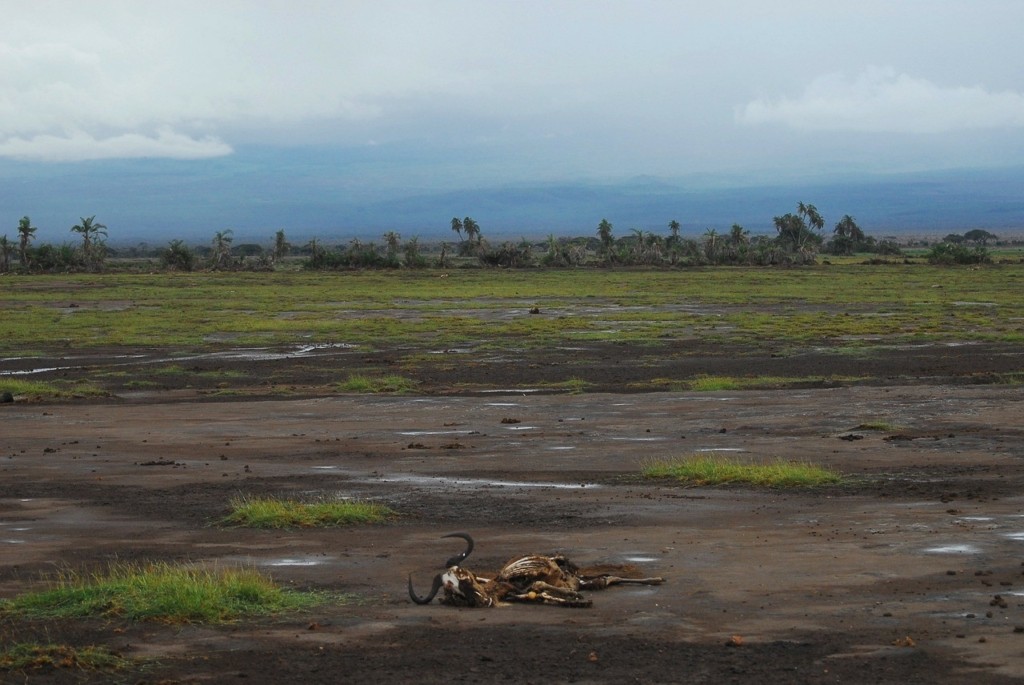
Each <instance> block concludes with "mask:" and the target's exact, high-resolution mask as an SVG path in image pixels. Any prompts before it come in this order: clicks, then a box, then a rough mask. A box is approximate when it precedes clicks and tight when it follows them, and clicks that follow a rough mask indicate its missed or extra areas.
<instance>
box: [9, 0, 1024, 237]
mask: <svg viewBox="0 0 1024 685" xmlns="http://www.w3.org/2000/svg"><path fill="white" fill-rule="evenodd" d="M0 16H3V17H4V29H5V30H4V31H3V33H2V35H0V165H2V164H4V163H16V164H20V165H22V166H21V167H17V168H28V169H30V170H31V172H32V174H33V175H36V176H39V175H41V176H44V177H45V175H46V174H47V173H48V171H47V170H48V169H53V170H56V169H59V170H60V171H59V174H57V172H56V171H54V172H53V173H54V174H55V175H54V179H55V181H54V191H55V192H59V188H60V185H59V181H60V179H68V178H69V177H73V176H75V175H76V174H81V175H88V174H89V173H91V170H93V169H94V168H95V167H94V166H91V164H93V163H96V162H102V161H109V160H117V161H119V162H120V163H122V164H129V165H130V164H138V165H140V166H139V168H140V169H142V168H145V167H144V165H145V164H147V163H148V162H149V161H151V160H188V161H191V162H203V161H204V160H205V161H208V162H209V164H211V165H213V164H216V163H217V162H218V160H220V162H221V163H223V161H224V160H225V159H231V158H233V157H234V158H236V159H241V158H242V157H243V156H244V153H245V151H246V150H248V149H253V148H256V147H260V148H272V149H274V150H278V151H280V152H281V153H282V154H284V155H286V157H287V159H288V160H289V164H288V167H289V168H290V169H294V168H296V167H299V168H301V167H302V164H303V160H304V159H305V158H306V156H307V155H309V153H310V151H312V150H316V151H318V154H319V156H317V157H316V159H317V160H318V161H316V162H315V163H316V164H322V163H323V162H322V152H323V150H325V149H329V150H332V151H335V152H336V158H337V159H339V160H340V161H339V164H340V165H341V166H343V167H344V172H339V174H341V176H344V175H345V174H348V175H349V176H350V178H348V179H347V180H346V179H345V178H341V179H340V180H339V181H338V183H339V185H338V186H337V187H336V188H333V189H332V192H345V191H346V189H349V191H350V192H360V193H370V194H372V193H386V192H393V191H394V190H395V189H397V188H406V189H408V188H416V189H433V190H454V189H458V188H460V187H467V186H473V185H492V186H493V185H501V184H510V183H537V182H550V181H565V180H573V179H621V178H629V177H634V176H651V177H659V178H660V177H686V176H701V177H705V178H709V179H717V181H716V182H720V183H730V182H735V183H739V182H745V183H749V182H763V181H771V180H775V179H779V178H809V177H820V176H821V175H823V174H826V175H829V174H830V175H837V176H841V175H843V174H853V173H874V174H885V173H902V172H908V171H930V170H936V169H957V168H987V167H999V166H1006V165H1019V164H1020V163H1021V160H1024V49H1021V44H1020V28H1021V27H1022V26H1024V2H1020V0H857V1H855V2H854V1H849V2H845V1H835V2H821V1H820V0H818V1H810V0H807V1H805V0H772V2H765V1H764V0H716V1H715V2H707V1H706V0H693V1H691V0H618V1H608V0H517V1H513V0H487V1H481V0H364V1H352V0H329V1H320V0H287V1H278V0H242V1H235V0H203V1H202V2H197V1H194V0H175V1H174V2H166V1H164V0H161V1H159V2H158V1H151V0H128V1H122V2H116V1H110V0H89V1H88V2H82V1H81V0H74V1H72V2H64V1H59V0H33V1H32V2H23V1H18V2H16V1H12V0H0ZM261 159H262V158H261ZM311 159H312V158H311ZM312 163H313V162H311V164H312ZM69 164H70V166H69ZM252 164H259V162H255V161H254V162H252ZM25 165H28V166H25ZM129 168H130V167H129ZM211 168H213V167H211ZM264 171H265V172H266V173H267V174H272V173H273V169H272V168H270V167H269V166H268V167H267V168H266V169H265V170H264ZM0 211H3V208H0ZM83 211H86V210H83ZM0 221H6V222H7V223H11V221H10V220H9V218H8V217H7V216H6V214H4V215H2V216H0Z"/></svg>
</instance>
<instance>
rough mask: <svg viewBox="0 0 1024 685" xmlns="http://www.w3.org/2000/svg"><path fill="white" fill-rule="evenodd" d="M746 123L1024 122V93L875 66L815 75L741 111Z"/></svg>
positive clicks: (959, 125)
mask: <svg viewBox="0 0 1024 685" xmlns="http://www.w3.org/2000/svg"><path fill="white" fill-rule="evenodd" d="M736 119H737V121H739V122H740V123H743V124H782V125H785V126H788V127H790V128H793V129H797V130H810V131H855V132H866V133H909V134H931V133H947V132H952V131H963V130H972V129H992V128H1004V127H1014V128H1016V127H1024V95H1022V94H1021V93H1017V92H1012V91H1003V92H991V91H988V90H986V89H984V88H981V87H978V86H973V87H963V86H958V87H942V86H938V85H936V84H934V83H932V82H930V81H928V80H925V79H920V78H914V77H912V76H909V75H907V74H902V73H897V72H896V70H895V69H893V68H891V67H882V68H878V67H872V68H868V69H866V70H864V71H863V72H861V74H860V75H859V76H857V77H856V78H853V79H850V78H847V77H846V76H844V75H842V74H829V75H826V76H821V77H818V78H816V79H815V80H814V81H812V82H811V83H810V85H808V86H807V88H806V89H805V90H804V92H803V93H802V94H801V95H800V96H799V97H797V98H785V97H783V98H777V99H767V98H761V99H758V100H754V101H752V102H750V103H748V104H747V105H745V106H743V107H742V108H740V109H739V110H738V111H737V114H736Z"/></svg>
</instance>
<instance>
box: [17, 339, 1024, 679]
mask: <svg viewBox="0 0 1024 685" xmlns="http://www.w3.org/2000/svg"><path fill="white" fill-rule="evenodd" d="M122 352H123V351H122ZM135 352H137V354H136V356H133V357H130V358H129V357H123V356H121V357H117V358H114V357H113V356H111V357H109V358H104V359H101V358H98V357H97V358H91V359H86V360H84V361H83V359H82V358H78V359H77V360H73V361H69V359H68V358H64V359H53V360H49V361H46V360H44V361H42V362H40V360H33V361H32V362H31V363H36V364H40V363H41V364H42V365H44V366H49V367H52V368H53V369H54V370H53V371H51V372H49V373H53V374H57V373H59V374H63V375H64V376H68V375H69V374H70V375H71V376H74V375H75V374H79V375H89V374H92V375H95V374H96V372H97V370H102V369H107V368H114V367H117V369H118V373H119V375H118V377H119V378H122V379H124V380H122V381H121V382H122V383H124V385H123V387H112V388H111V395H110V396H109V397H106V398H102V399H92V400H83V399H77V400H73V401H68V402H49V403H36V402H31V401H25V400H23V399H22V398H18V401H16V402H14V403H13V404H4V405H0V425H2V429H3V433H2V436H0V484H2V489H0V597H12V596H14V595H16V594H18V593H20V592H23V591H26V590H30V589H34V588H39V587H41V586H42V584H43V581H42V580H41V578H42V577H44V576H45V575H46V574H49V573H52V572H53V571H54V570H56V569H60V568H68V567H70V568H72V569H79V570H82V569H91V568H102V567H103V566H104V565H106V564H107V563H108V562H111V561H113V560H122V561H125V560H127V561H132V560H139V561H149V560H154V561H170V562H177V561H181V562H199V563H209V564H216V565H220V566H229V565H236V564H244V565H251V566H256V567H258V568H261V569H264V570H266V571H268V572H269V573H271V574H272V575H273V577H274V578H275V579H276V580H277V581H278V582H280V583H282V584H285V585H288V586H290V587H294V588H298V589H317V590H329V591H331V592H337V593H347V594H348V595H351V596H352V597H353V598H354V599H353V600H352V601H348V602H340V601H339V602H333V603H329V604H326V605H322V606H319V607H317V608H315V609H312V610H309V611H306V612H303V613H300V614H291V615H281V616H274V617H271V618H261V619H245V620H241V621H238V622H235V623H232V624H229V625H223V626H207V625H188V626H168V625H162V624H158V623H136V622H130V621H125V620H117V619H89V620H53V621H26V620H21V619H12V618H7V619H4V620H2V621H0V639H3V640H6V641H19V642H20V641H31V640H35V641H43V642H62V643H66V644H71V645H77V646H84V645H105V646H107V647H109V648H111V649H113V650H115V651H117V652H119V653H120V654H122V655H123V656H125V657H128V658H130V659H133V664H134V665H133V666H132V667H131V668H130V669H129V670H128V671H122V672H118V673H114V674H110V673H96V672H87V671H78V670H74V669H62V670H50V671H46V670H43V671H30V672H27V673H24V672H18V673H12V672H2V671H0V681H3V682H12V683H21V682H28V683H50V682H69V683H70V682H74V683H78V682H111V681H120V682H132V683H139V682H149V683H210V682H229V681H230V682H250V683H300V682H302V683H309V682H373V683H398V682H402V683H404V682H428V683H429V682H446V683H447V682H482V683H490V682H517V683H519V682H522V683H540V682H546V683H550V682H577V683H606V682H607V683H612V682H614V683H623V682H641V683H659V682H686V683H729V682H738V683H761V682H773V683H833V682H841V683H852V682H855V683H981V684H985V683H1010V682H1024V575H1022V573H1024V566H1022V562H1024V467H1022V465H1024V419H1022V417H1024V406H1022V405H1024V402H1022V399H1024V391H1022V389H1021V387H1020V386H1019V385H997V384H985V383H982V382H979V380H983V379H985V378H987V377H988V376H989V375H992V374H998V373H1002V372H1007V371H1017V372H1019V371H1020V369H1021V368H1022V365H1021V352H1020V351H1019V350H1014V349H1012V348H1009V349H1005V348H1004V349H999V348H987V347H984V346H976V347H949V346H936V347H932V348H914V349H907V350H903V351H892V352H891V353H888V354H886V355H885V356H876V357H873V358H872V360H870V361H868V360H850V359H849V358H848V357H840V356H829V355H827V354H819V355H815V354H808V355H803V356H801V357H799V358H785V357H778V356H774V357H768V356H766V357H764V358H758V357H757V356H756V355H742V354H736V355H718V356H715V357H714V358H710V357H708V358H706V359H703V361H702V359H701V358H700V357H699V356H695V355H693V354H690V355H688V356H686V357H685V361H680V362H679V366H677V367H671V368H669V367H664V368H657V369H650V368H646V367H645V365H643V364H632V365H630V364H626V363H623V364H619V363H618V362H619V361H620V360H629V359H634V360H635V359H636V358H637V355H636V354H634V351H631V350H629V349H625V348H619V349H617V350H615V349H604V350H600V351H597V352H594V353H592V354H588V353H586V352H579V351H576V352H566V351H552V352H551V354H550V355H548V356H547V357H545V356H543V355H538V356H537V358H533V357H531V362H532V364H531V366H530V367H529V370H528V371H526V372H524V371H523V367H522V366H521V365H519V364H515V363H506V364H502V363H501V362H500V361H499V360H494V361H493V362H492V363H489V364H486V365H483V366H482V367H479V368H478V369H477V375H475V376H472V377H470V376H469V375H467V376H466V377H465V378H462V379H460V380H461V381H463V382H465V381H473V382H475V386H474V387H475V390H474V391H473V392H471V393H468V392H459V391H457V390H455V389H453V388H452V387H451V386H448V385H445V383H446V382H448V380H450V376H451V374H453V373H454V374H456V375H457V374H458V373H459V371H458V370H456V371H451V367H449V370H448V371H444V370H439V369H434V370H433V371H431V370H430V369H429V368H424V369H423V370H422V375H421V376H420V377H419V380H420V381H421V383H423V385H421V387H420V390H421V391H422V392H421V393H420V394H417V395H406V396H382V395H344V394H326V393H323V392H315V391H313V390H310V389H309V388H312V387H313V386H315V385H316V383H315V382H314V380H313V377H315V376H316V375H318V374H320V373H323V372H324V368H326V366H327V365H328V360H325V359H320V360H316V359H310V358H308V357H304V358H302V359H298V360H297V359H296V358H295V357H294V356H289V355H281V356H274V355H264V356H263V357H260V358H258V359H257V358H253V357H246V355H220V356H217V357H216V358H213V357H210V358H204V359H198V358H196V359H195V360H194V361H193V362H192V363H194V364H195V366H194V368H192V371H193V372H194V374H195V381H196V383H201V379H202V378H206V377H207V376H204V375H203V374H202V372H203V371H204V369H206V368H207V366H209V365H216V366H217V368H221V369H226V370H228V371H231V372H232V374H234V375H233V376H224V377H234V378H245V377H263V378H269V377H271V376H272V377H273V378H274V383H275V384H280V385H287V384H291V385H292V387H293V388H298V390H296V391H295V392H294V394H293V395H283V394H281V393H275V392H263V394H260V393H251V392H248V391H247V390H246V389H245V388H244V387H240V389H239V393H238V394H237V395H234V396H226V397H224V396H217V397H214V396H211V395H208V394H204V391H203V390H202V388H197V386H195V385H193V386H192V387H190V388H186V387H180V388H174V387H168V388H164V389H156V390H149V391H138V390H132V389H131V388H132V387H135V388H137V387H139V386H138V384H135V385H131V386H129V384H128V380H134V381H138V380H140V379H146V378H148V376H147V374H151V373H152V366H151V365H147V364H149V361H148V360H150V357H151V356H152V355H153V354H154V353H153V352H152V351H135ZM345 354H346V353H345V352H344V351H343V350H337V351H336V354H335V356H333V357H332V358H331V359H330V360H329V365H331V372H332V373H335V372H338V371H339V370H342V369H344V368H346V365H348V366H350V367H352V368H356V367H359V368H363V367H365V366H366V364H367V363H373V362H372V360H370V361H369V362H368V360H367V359H365V358H357V357H356V356H354V355H353V356H350V357H349V358H348V361H346V357H345ZM385 357H387V355H383V356H380V357H379V358H378V359H377V363H380V364H386V359H385ZM663 358H664V359H669V360H671V358H673V357H672V355H666V356H665V357H663ZM126 359H130V360H133V361H125V360H126ZM680 359H682V357H680ZM28 363H30V362H29V361H26V360H22V361H19V360H10V359H8V360H4V364H5V368H6V369H8V370H10V369H16V368H18V366H19V364H28ZM666 363H670V362H666ZM562 364H571V371H569V372H567V373H568V374H570V375H571V376H572V377H573V378H579V379H582V380H585V381H587V382H588V383H590V384H591V385H590V387H591V388H598V389H600V390H603V391H602V392H587V393H583V394H575V395H571V394H545V393H543V392H530V390H531V389H530V388H524V387H523V384H524V382H526V383H528V382H529V381H528V380H525V381H524V378H527V377H529V374H532V373H536V374H541V373H542V372H543V374H546V376H548V377H550V376H551V375H552V374H554V375H557V374H558V373H559V371H558V370H559V369H560V368H561V365H562ZM773 364H775V365H785V366H786V373H788V375H793V374H794V373H799V371H800V369H801V368H804V369H808V371H807V373H808V374H820V373H822V371H821V369H834V371H833V373H836V374H840V373H844V371H843V366H844V365H845V366H848V367H850V370H851V371H855V372H858V373H859V374H860V375H868V376H870V377H872V378H875V379H877V381H876V382H874V383H871V384H861V385H849V386H847V385H835V386H830V387H806V388H797V389H786V390H746V391H735V392H707V393H696V392H643V393H638V392H624V391H623V392H605V391H607V390H614V389H615V388H619V389H621V390H626V389H627V388H628V387H629V384H630V383H631V382H634V381H637V380H642V378H641V376H643V375H644V374H647V375H646V376H644V377H646V378H651V377H673V374H677V375H683V374H685V373H692V372H693V369H699V368H712V367H713V368H714V372H715V373H729V374H732V375H736V376H743V375H748V374H754V375H761V374H766V373H767V374H770V373H778V371H776V370H773V369H772V368H771V367H772V365H773ZM683 366H686V369H683ZM456 367H458V368H464V367H462V366H459V365H456ZM868 367H870V368H868ZM464 373H466V374H468V373H469V372H466V371H464ZM446 374H447V375H446ZM445 379H448V380H445ZM153 380H158V381H159V382H166V378H164V379H163V380H160V379H157V378H156V376H153ZM239 385H240V386H244V385H245V383H244V382H242V381H239ZM222 387H223V386H222ZM302 388H307V391H303V390H302ZM512 388H516V390H515V391H512ZM879 422H884V424H887V425H886V426H881V427H882V428H884V429H883V430H878V428H879V426H874V428H875V429H870V428H867V427H866V426H867V425H869V424H872V423H879ZM701 451H720V452H722V453H726V454H731V455H734V456H737V457H741V458H744V459H752V460H761V459H770V458H782V459H796V460H809V461H813V462H816V463H820V464H823V465H826V466H830V467H834V468H835V469H837V470H839V471H841V472H843V473H844V474H846V475H847V476H848V482H847V483H846V484H844V485H842V486H835V487H828V488H823V489H818V490H814V491H804V492H793V491H782V490H763V489H751V488H740V487H725V488H683V487H680V486H678V485H676V484H673V483H669V482H656V481H643V480H641V479H639V478H638V475H637V474H638V470H639V468H640V466H641V465H642V464H643V463H644V462H645V460H648V459H652V458H657V457H671V456H676V455H684V454H689V453H694V452H701ZM236 494H267V495H275V496H288V497H299V498H306V497H322V496H325V497H360V498H369V499H373V500H376V501H380V502H383V503H386V504H387V505H389V506H390V507H392V508H393V509H395V510H396V511H398V512H399V513H400V515H399V516H398V517H397V518H395V519H394V520H393V521H391V522H389V523H386V524H383V525H373V526H370V525H367V526H355V527H345V528H332V529H315V530H287V531H259V530H249V529H239V528H225V527H222V526H220V525H217V523H216V522H217V520H218V519H219V518H220V517H222V516H224V514H225V513H226V504H227V502H228V500H229V499H230V498H231V497H232V496H233V495H236ZM456 530H465V531H469V532H471V533H472V534H473V535H474V536H475V537H476V539H477V543H478V546H477V551H476V552H475V553H474V555H473V557H472V558H471V561H472V563H471V564H470V563H467V565H468V566H470V567H472V568H474V569H479V570H487V569H493V568H495V567H497V566H499V565H500V564H501V563H502V562H504V561H505V560H506V559H507V558H509V557H512V556H514V555H516V554H520V553H527V552H531V551H536V552H554V551H558V552H563V553H565V554H567V555H568V556H569V557H570V558H571V559H573V560H574V561H576V562H578V563H580V564H582V565H589V564H623V565H627V564H628V565H633V566H636V567H638V569H639V571H640V572H642V573H644V574H650V575H663V576H665V577H666V579H667V582H666V583H665V584H664V585H661V586H657V587H641V588H611V589H609V590H607V591H605V592H601V593H594V594H593V599H594V606H593V607H592V608H590V609H562V608H555V607H544V606H523V605H517V606H509V607H503V608H498V609H490V610H479V609H478V610H464V609H453V608H448V607H444V606H440V605H438V604H431V605H429V606H417V605H414V604H412V603H411V602H410V601H409V600H408V597H407V594H406V589H405V584H406V576H407V574H408V573H410V572H412V573H414V578H415V579H416V582H417V583H418V585H419V587H420V588H421V591H424V590H425V589H426V587H427V586H428V585H429V581H430V578H431V576H432V575H433V574H434V573H436V572H437V571H438V570H439V566H440V565H441V564H442V563H443V560H444V559H446V558H447V557H448V556H450V555H451V554H452V553H453V552H454V551H455V550H456V549H458V548H459V545H458V544H455V543H457V542H458V541H454V542H453V541H452V540H442V539H440V536H441V535H443V534H445V533H448V532H451V531H456Z"/></svg>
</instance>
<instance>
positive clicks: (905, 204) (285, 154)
mask: <svg viewBox="0 0 1024 685" xmlns="http://www.w3.org/2000/svg"><path fill="white" fill-rule="evenodd" d="M429 172H430V168H429V160H421V166H420V171H419V173H418V174H417V175H416V177H415V178H416V179H418V180H417V181H415V182H410V183H409V184H407V185H403V184H402V182H401V178H402V175H403V173H405V172H404V169H403V168H399V165H398V161H397V160H396V161H395V162H394V168H392V167H391V166H389V163H388V160H386V159H385V160H380V159H375V160H371V159H366V158H363V159H360V158H359V157H353V156H352V155H348V154H342V153H341V152H339V151H325V152H320V153H316V154H310V153H309V151H305V152H303V153H301V154H300V153H299V152H296V151H285V150H271V149H253V150H240V151H239V152H238V153H236V154H234V155H231V156H229V157H224V158H220V159H215V160H203V161H172V160H130V161H104V162H86V163H77V164H46V165H44V164H36V163H28V162H14V161H0V235H2V234H4V233H6V234H7V235H8V236H11V237H13V236H14V235H15V233H16V227H17V223H18V219H19V218H20V217H22V216H24V215H28V216H30V217H31V218H32V222H33V224H34V225H36V226H38V227H39V232H38V234H37V238H38V239H39V240H42V241H47V242H63V241H66V240H67V241H70V240H72V239H73V238H74V237H75V236H72V235H71V234H70V233H69V231H68V229H69V228H70V226H71V225H73V224H75V223H77V222H78V218H79V217H81V216H91V215H96V217H97V221H100V222H102V223H104V224H106V225H107V226H108V228H109V238H110V241H111V242H113V243H123V242H129V243H133V242H139V241H147V242H151V243H153V242H156V243H162V242H166V241H167V240H170V239H172V238H183V239H186V240H190V241H206V240H208V239H209V238H210V237H211V236H212V234H213V232H214V231H218V230H223V229H226V228H231V229H232V230H233V231H234V233H235V237H236V242H237V241H242V240H257V241H261V242H266V241H269V240H270V238H271V237H272V235H273V232H274V231H276V230H277V229H284V230H285V231H286V233H287V234H288V236H289V239H290V240H292V242H297V241H299V240H304V239H308V238H311V237H317V238H320V239H322V240H327V241H331V240H346V239H348V238H350V237H353V236H360V237H364V238H370V239H379V236H380V234H381V233H382V232H384V231H387V230H396V231H399V232H400V233H402V234H403V236H406V237H411V236H413V235H418V236H419V237H420V238H421V239H423V240H433V239H450V238H454V234H452V233H451V230H450V221H451V218H452V217H453V216H458V217H464V216H467V215H468V216H472V217H473V218H474V219H476V221H477V222H478V223H479V224H480V226H481V227H482V229H483V232H484V235H485V236H487V237H491V238H502V237H508V238H519V237H520V236H523V237H528V238H537V237H544V236H546V235H547V234H549V233H554V234H556V235H570V234H571V235H590V234H593V233H594V231H595V229H596V226H597V224H598V222H600V220H601V219H602V218H607V219H608V220H609V221H611V222H612V223H613V224H614V226H615V233H616V235H620V236H621V235H627V234H628V233H629V231H630V229H633V228H639V229H642V230H645V231H649V230H654V231H658V232H660V233H667V228H666V226H667V224H668V222H669V221H671V220H673V219H675V220H677V221H679V222H680V223H681V224H682V226H683V233H684V234H687V235H696V234H700V233H703V232H704V231H705V230H706V229H707V228H715V229H717V230H719V231H722V230H727V229H728V228H729V227H730V226H731V225H732V224H733V223H739V224H742V225H743V226H745V227H746V228H747V229H749V230H750V231H752V232H754V233H766V232H773V228H772V217H774V216H777V215H780V214H785V213H786V212H792V211H795V208H796V204H797V202H799V201H803V202H808V203H813V204H814V205H816V206H817V208H818V210H819V211H820V212H821V213H822V214H823V215H824V217H825V220H826V221H827V222H828V223H827V227H826V230H828V229H830V228H831V226H832V225H833V224H834V223H835V222H836V221H838V220H839V218H840V217H841V216H842V215H843V214H851V215H853V216H854V217H855V218H856V220H857V222H858V223H859V224H860V225H861V226H862V228H864V230H865V231H867V232H868V233H869V234H871V235H876V236H885V235H900V234H904V235H905V234H922V235H923V234H926V235H942V234H945V233H949V232H963V231H966V230H969V229H971V228H984V229H986V230H989V231H992V232H994V233H996V234H997V235H998V234H999V232H1000V231H1004V232H1019V231H1020V230H1021V229H1022V228H1024V167H1017V168H1008V169H996V170H973V171H947V172H932V173H918V174H901V175H890V176H856V177H855V176H851V177H849V178H846V179H837V178H832V179H822V180H820V181H815V182H806V181H805V182H795V181H779V182H777V183H774V184H764V183H762V184H759V185H756V184H742V183H741V182H739V181H730V180H729V179H723V178H718V179H715V180H714V181H713V182H712V181H710V180H709V179H707V178H699V177H692V178H679V179H664V178H634V179H627V180H622V181H614V182H612V181H608V182H595V181H577V182H550V183H517V184H505V185H500V186H499V185H493V184H485V183H473V182H472V180H471V179H469V178H465V177H464V178H462V180H461V182H460V185H461V186H462V187H461V188H460V189H444V188H442V187H440V186H441V182H440V181H439V180H437V179H436V178H431V175H430V173H429ZM441 177H443V176H442V175H441V174H440V172H439V174H438V178H441Z"/></svg>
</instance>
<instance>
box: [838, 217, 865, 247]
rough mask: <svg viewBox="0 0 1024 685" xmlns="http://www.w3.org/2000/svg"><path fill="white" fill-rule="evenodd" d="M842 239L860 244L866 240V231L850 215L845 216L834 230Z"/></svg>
mask: <svg viewBox="0 0 1024 685" xmlns="http://www.w3.org/2000/svg"><path fill="white" fill-rule="evenodd" d="M833 233H835V234H836V235H837V236H839V237H840V238H850V239H852V240H854V241H857V242H860V241H861V240H864V231H862V230H861V228H860V226H858V225H857V222H856V221H855V220H854V218H853V217H852V216H850V215H849V214H844V215H843V218H842V219H840V220H839V222H838V223H837V224H836V227H835V228H834V229H833Z"/></svg>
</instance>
